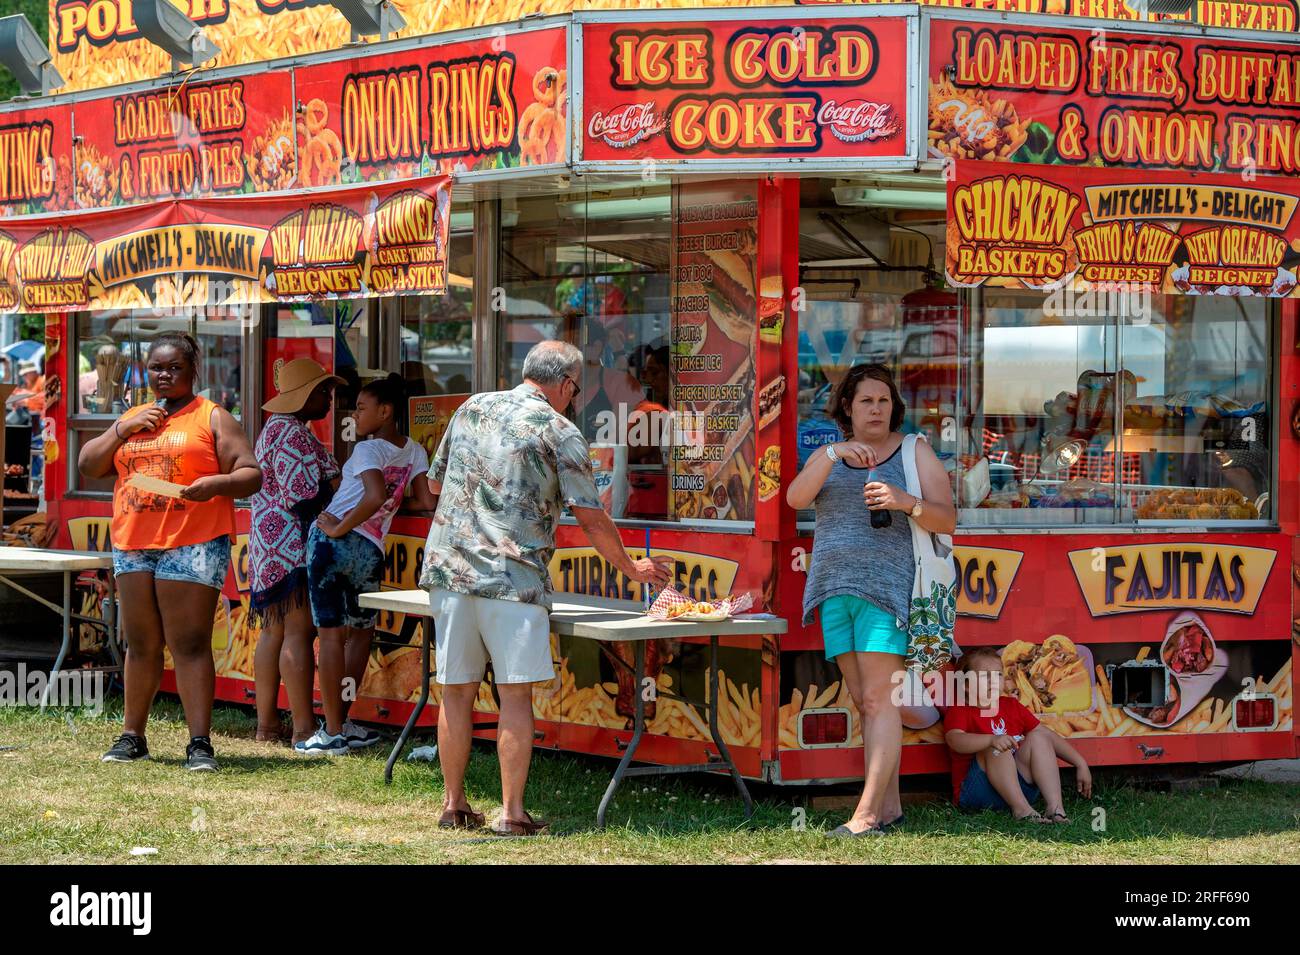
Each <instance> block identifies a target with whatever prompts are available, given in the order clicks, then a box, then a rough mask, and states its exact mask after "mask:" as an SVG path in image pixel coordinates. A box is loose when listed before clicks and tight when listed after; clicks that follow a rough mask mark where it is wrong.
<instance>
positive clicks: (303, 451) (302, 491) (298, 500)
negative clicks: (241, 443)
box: [248, 414, 339, 611]
mask: <svg viewBox="0 0 1300 955" xmlns="http://www.w3.org/2000/svg"><path fill="white" fill-rule="evenodd" d="M254 453H255V454H256V456H257V463H258V464H259V465H261V467H262V489H261V490H260V491H258V492H257V493H256V494H254V495H253V514H252V529H251V533H250V534H249V539H248V576H249V586H250V589H251V590H252V598H251V606H252V609H253V610H254V611H260V610H266V609H268V608H270V607H273V606H275V605H277V604H280V603H282V602H283V601H285V600H287V599H288V598H289V597H291V596H294V595H295V594H296V593H297V592H299V589H300V588H301V587H302V586H303V585H304V584H305V583H306V575H307V570H306V567H307V531H308V530H309V529H310V528H311V525H312V523H313V522H314V521H315V520H316V516H317V515H318V514H319V513H320V512H321V510H323V509H324V507H325V505H326V504H328V503H329V499H330V493H331V489H330V486H329V482H330V481H331V480H333V479H334V478H336V477H338V475H339V466H338V464H337V463H336V462H335V460H334V458H333V457H332V456H331V455H330V453H329V452H328V451H326V450H325V446H324V445H322V444H321V443H320V441H319V440H318V439H317V437H316V435H315V434H313V433H312V430H311V428H310V427H309V426H308V425H307V424H305V423H304V422H302V421H299V420H298V419H297V418H295V417H294V416H293V415H288V414H273V415H271V416H270V417H269V418H268V419H267V420H266V425H265V427H263V428H262V433H261V434H260V435H258V437H257V447H256V448H255V449H254Z"/></svg>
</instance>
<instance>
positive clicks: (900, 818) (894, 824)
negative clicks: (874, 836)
mask: <svg viewBox="0 0 1300 955" xmlns="http://www.w3.org/2000/svg"><path fill="white" fill-rule="evenodd" d="M905 825H907V816H905V815H903V814H902V813H901V812H900V813H899V814H898V815H897V816H895V817H894V818H893V819H891V820H889V822H882V823H881V824H880V828H881V829H882V830H883V831H885V832H889V831H890V830H891V829H898V828H901V827H902V826H905Z"/></svg>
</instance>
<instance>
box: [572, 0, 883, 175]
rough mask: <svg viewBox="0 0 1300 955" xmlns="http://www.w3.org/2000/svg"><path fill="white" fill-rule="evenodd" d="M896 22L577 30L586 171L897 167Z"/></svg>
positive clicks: (609, 26) (674, 25)
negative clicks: (722, 165) (757, 165)
mask: <svg viewBox="0 0 1300 955" xmlns="http://www.w3.org/2000/svg"><path fill="white" fill-rule="evenodd" d="M907 30H908V27H907V22H906V21H905V20H903V19H893V18H872V19H871V20H870V21H869V22H868V23H866V24H862V23H851V22H849V21H846V20H830V21H815V20H807V21H798V22H788V21H787V22H781V23H777V22H763V21H760V22H757V23H721V24H719V23H706V22H699V21H685V22H676V23H644V24H643V23H638V24H635V25H632V24H617V23H608V24H587V25H586V26H584V28H583V51H584V52H583V60H584V62H583V91H584V97H585V100H586V112H585V117H584V122H583V132H584V135H583V146H582V148H583V154H582V158H583V159H584V160H586V161H588V162H603V161H619V160H635V161H643V160H648V159H654V160H674V159H733V160H734V159H749V158H766V157H773V156H789V155H803V156H812V157H824V158H862V157H871V156H903V155H906V154H907V152H908V135H907V123H908V116H907V109H906V103H907V68H906V63H907Z"/></svg>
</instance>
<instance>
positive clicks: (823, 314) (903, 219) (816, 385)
mask: <svg viewBox="0 0 1300 955" xmlns="http://www.w3.org/2000/svg"><path fill="white" fill-rule="evenodd" d="M801 188H802V197H801V206H802V208H801V210H800V214H799V288H800V289H801V290H802V293H803V296H804V299H805V301H804V307H803V309H802V310H801V311H800V313H799V345H798V362H799V397H798V404H799V426H798V444H797V450H798V467H799V468H802V467H803V466H804V464H806V463H807V461H808V458H809V456H810V455H812V454H814V453H817V452H818V449H820V448H821V447H822V446H824V445H826V444H832V443H835V442H837V441H842V440H843V439H844V436H843V435H842V434H841V433H840V430H839V427H838V426H837V425H836V424H835V422H834V420H832V418H831V415H830V408H829V404H830V398H831V393H832V392H833V391H834V389H835V386H836V385H838V384H839V382H840V381H841V380H842V379H843V377H844V375H845V374H847V373H848V371H849V369H850V368H852V367H853V366H855V365H860V364H868V363H879V364H883V365H885V366H886V367H887V368H889V369H890V371H891V372H892V373H893V375H894V381H895V383H896V384H897V386H898V390H899V394H900V396H901V397H902V399H903V405H904V418H903V426H902V430H903V431H904V432H905V433H910V432H919V433H924V434H925V435H926V437H928V438H929V440H930V443H931V446H932V447H933V448H934V449H935V451H936V452H937V453H938V455H939V458H940V460H941V461H944V463H945V466H946V467H949V468H952V467H953V466H955V464H956V451H957V438H958V435H957V426H956V420H957V419H956V409H957V394H958V384H959V382H958V371H959V353H958V342H959V338H960V334H961V329H960V327H959V326H960V316H961V308H960V304H959V303H960V298H959V296H958V294H957V292H955V291H954V290H952V289H948V288H945V287H944V285H943V282H942V280H941V277H940V275H939V273H938V272H937V271H936V270H935V262H940V263H942V262H943V255H944V246H943V242H944V235H945V226H944V213H943V212H942V211H941V210H921V209H883V208H866V207H860V206H852V205H842V204H841V203H840V202H839V201H837V196H836V192H837V190H836V189H835V188H834V183H832V182H829V181H826V180H805V181H804V182H803V184H802V187H801ZM839 192H840V194H841V195H845V194H852V193H853V192H854V191H853V190H840V191H839ZM812 517H813V511H812V510H811V509H809V510H807V511H804V512H801V513H800V514H799V518H800V520H802V521H810V520H812Z"/></svg>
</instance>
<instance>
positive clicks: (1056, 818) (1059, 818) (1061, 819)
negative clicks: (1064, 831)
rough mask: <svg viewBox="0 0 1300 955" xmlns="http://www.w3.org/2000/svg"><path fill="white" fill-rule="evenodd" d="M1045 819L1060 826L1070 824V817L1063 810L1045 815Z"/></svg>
mask: <svg viewBox="0 0 1300 955" xmlns="http://www.w3.org/2000/svg"><path fill="white" fill-rule="evenodd" d="M1044 821H1046V822H1050V823H1054V824H1056V825H1058V826H1068V825H1069V824H1070V817H1069V816H1067V815H1066V814H1065V813H1063V812H1054V813H1052V814H1051V815H1049V816H1046V817H1044Z"/></svg>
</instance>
